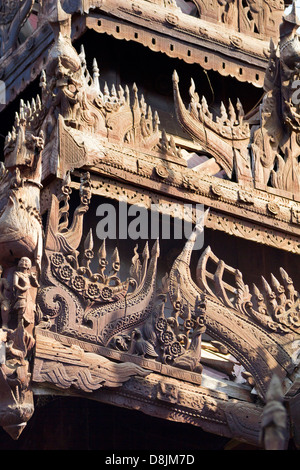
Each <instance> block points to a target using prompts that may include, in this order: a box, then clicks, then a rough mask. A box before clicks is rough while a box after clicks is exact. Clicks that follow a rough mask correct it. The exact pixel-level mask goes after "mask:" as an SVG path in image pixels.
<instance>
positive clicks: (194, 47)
mask: <svg viewBox="0 0 300 470" xmlns="http://www.w3.org/2000/svg"><path fill="white" fill-rule="evenodd" d="M111 3H112V4H111ZM86 26H87V28H91V29H94V30H95V31H96V32H99V33H106V34H110V35H112V36H114V37H115V38H117V39H126V40H130V41H134V42H137V43H140V44H143V45H144V46H147V47H149V48H150V49H151V50H152V51H157V52H164V53H165V54H167V55H168V56H170V57H173V58H179V59H183V60H184V61H185V62H187V63H198V64H199V65H201V66H202V67H203V68H204V69H206V70H214V71H217V72H219V73H220V74H221V75H223V76H228V75H229V76H232V77H235V78H236V79H238V80H239V81H242V82H249V83H252V84H253V85H255V86H257V87H262V86H263V80H264V74H265V69H266V65H267V61H268V51H269V41H266V40H261V39H258V38H254V37H253V36H252V37H251V36H247V35H246V34H243V33H239V32H235V31H233V30H230V29H229V28H226V25H221V24H213V23H210V22H208V21H205V20H202V19H199V18H194V17H191V16H189V15H186V14H184V13H182V12H181V11H180V10H179V9H178V10H175V12H174V7H173V8H166V7H161V6H159V5H156V4H152V3H150V2H139V3H132V4H131V3H129V2H127V1H126V0H117V1H114V2H105V3H104V4H103V5H99V6H98V8H97V9H96V10H95V9H92V8H90V9H89V8H86ZM139 32H140V33H142V34H139ZM168 39H169V40H168Z"/></svg>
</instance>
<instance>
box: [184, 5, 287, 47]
mask: <svg viewBox="0 0 300 470" xmlns="http://www.w3.org/2000/svg"><path fill="white" fill-rule="evenodd" d="M192 2H193V3H194V4H195V5H196V7H197V9H198V13H199V16H200V18H202V19H204V20H207V21H212V22H220V23H223V24H224V25H226V26H227V27H229V28H232V29H233V30H235V31H239V32H241V33H244V34H253V35H257V36H259V37H261V38H267V39H269V38H270V37H273V38H274V37H277V36H278V26H279V24H280V22H281V18H282V13H283V10H284V7H285V6H284V2H283V1H282V0H277V1H275V2H271V1H267V0H256V1H255V0H254V1H253V0H247V1H246V2H242V1H241V0H225V1H223V0H218V1H211V0H192Z"/></svg>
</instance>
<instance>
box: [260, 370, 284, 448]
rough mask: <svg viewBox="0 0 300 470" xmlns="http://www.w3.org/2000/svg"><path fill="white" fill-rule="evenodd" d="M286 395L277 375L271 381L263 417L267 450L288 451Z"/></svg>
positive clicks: (262, 424)
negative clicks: (284, 402) (284, 401)
mask: <svg viewBox="0 0 300 470" xmlns="http://www.w3.org/2000/svg"><path fill="white" fill-rule="evenodd" d="M283 399H284V394H283V390H282V386H281V382H280V380H279V379H278V377H277V376H276V375H274V376H273V377H272V379H271V381H270V385H269V389H268V391H267V395H266V405H265V407H264V410H263V416H262V423H261V426H262V432H261V440H262V441H263V443H264V448H265V449H266V450H286V449H287V444H288V419H287V410H286V408H285V406H284V404H283Z"/></svg>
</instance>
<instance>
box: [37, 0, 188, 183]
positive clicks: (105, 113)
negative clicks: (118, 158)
mask: <svg viewBox="0 0 300 470" xmlns="http://www.w3.org/2000/svg"><path fill="white" fill-rule="evenodd" d="M70 22H71V15H68V14H66V13H65V12H64V11H63V10H62V8H61V6H60V3H59V2H58V4H57V7H56V9H55V10H54V11H53V13H52V15H51V17H50V23H51V25H52V28H53V31H54V37H55V43H54V45H53V47H52V49H51V51H50V57H49V61H48V65H47V67H46V69H45V70H44V71H43V73H42V75H41V80H40V86H41V88H42V99H41V101H42V103H43V113H44V114H43V131H44V133H45V136H46V144H47V143H48V142H49V141H50V140H51V139H52V138H53V136H54V135H55V134H57V133H58V137H57V138H58V141H59V144H58V146H59V149H60V152H61V154H62V158H61V159H60V161H61V167H60V175H61V177H64V176H65V174H66V172H67V171H68V170H72V169H73V168H75V167H80V166H82V165H83V164H93V163H94V162H95V161H96V160H97V159H98V160H99V159H100V158H101V153H102V156H103V155H104V153H105V152H104V150H103V147H102V148H101V150H102V152H100V153H99V152H97V153H98V157H96V156H95V155H94V158H93V160H89V161H86V155H87V154H88V148H89V146H92V144H93V142H95V141H96V142H97V145H98V148H99V147H100V142H102V140H103V139H104V142H111V143H115V144H119V145H121V147H123V146H124V145H126V146H128V147H131V148H135V149H137V150H139V151H141V152H154V153H157V154H158V155H159V156H162V157H164V158H165V159H167V160H168V159H169V160H171V161H172V160H175V161H180V162H181V164H183V165H185V162H184V160H183V159H182V158H181V154H180V150H179V149H178V148H176V146H175V143H174V140H173V139H172V138H170V139H168V137H167V136H166V133H165V132H161V131H160V130H159V116H158V114H157V112H153V111H152V109H151V107H150V106H148V105H147V103H146V102H145V99H144V96H143V95H141V96H139V95H138V88H137V86H136V84H134V85H133V87H132V91H130V90H129V87H128V86H126V87H125V88H123V87H122V86H121V85H120V86H119V87H118V89H117V88H116V87H115V85H112V87H111V88H110V89H109V88H108V86H107V84H106V83H105V84H104V87H103V89H101V88H100V82H99V75H100V72H99V69H98V65H97V62H96V60H95V59H94V61H93V72H92V74H90V72H89V70H88V68H87V65H86V56H85V51H84V48H83V47H81V51H80V53H79V54H78V53H77V52H76V50H75V48H74V47H73V45H72V42H71V35H70V24H71V23H70ZM57 120H58V122H59V128H58V129H57ZM87 133H88V134H90V135H91V136H93V139H92V140H91V144H90V145H89V143H88V142H85V140H86V139H85V136H86V134H87ZM96 139H97V140H96ZM82 142H85V143H84V144H82ZM99 155H100V156H99ZM66 162H68V163H66Z"/></svg>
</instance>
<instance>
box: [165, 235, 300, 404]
mask: <svg viewBox="0 0 300 470" xmlns="http://www.w3.org/2000/svg"><path fill="white" fill-rule="evenodd" d="M195 237H196V232H195V233H194V234H193V236H192V237H191V239H190V240H189V241H188V242H187V244H186V246H185V248H184V250H183V252H182V253H181V255H180V256H179V257H178V258H177V260H176V261H175V263H174V265H173V268H172V270H171V273H170V296H171V298H172V299H175V298H176V297H177V296H178V292H179V293H180V296H181V298H182V299H183V301H184V302H185V303H186V304H189V305H190V306H191V311H192V312H193V311H194V310H193V309H194V307H193V305H194V304H195V300H196V299H197V298H198V297H199V296H201V295H203V293H204V292H205V295H206V328H207V332H208V334H210V335H211V336H212V337H214V338H215V339H216V340H218V341H220V342H221V343H222V344H224V345H225V346H226V347H227V348H228V350H229V351H231V353H232V354H233V355H234V356H235V357H237V358H238V359H239V361H240V362H241V364H242V365H243V366H244V368H245V369H246V371H247V372H249V373H250V374H251V376H252V377H253V381H254V383H255V388H256V390H257V392H258V393H259V394H260V395H261V396H262V397H263V398H265V396H266V392H267V389H268V387H269V383H270V380H271V377H272V375H273V373H276V374H277V375H278V377H279V379H280V381H281V382H283V381H284V379H285V377H287V376H289V378H290V379H291V378H292V377H293V374H295V373H296V368H297V364H298V360H299V359H297V355H296V356H295V348H294V347H295V346H296V344H298V343H297V342H298V341H299V333H300V330H299V325H300V322H299V313H298V303H299V294H298V293H297V292H296V290H295V288H294V285H293V282H292V280H291V279H290V278H289V277H288V275H287V274H286V272H285V271H284V270H281V275H282V281H281V282H280V281H279V280H277V279H276V278H275V277H274V276H271V280H272V287H271V286H270V284H269V283H268V282H267V281H266V280H265V279H262V287H261V288H258V287H257V286H255V285H254V286H253V291H252V292H250V290H249V287H248V286H247V285H245V284H244V282H243V278H242V274H241V272H240V271H238V270H237V269H234V268H231V267H230V266H227V265H226V264H225V263H224V262H223V261H222V260H219V259H218V258H217V257H216V256H215V255H214V254H213V253H212V252H211V250H210V247H208V248H207V249H206V250H205V251H204V252H203V254H202V255H201V257H200V259H199V262H198V265H197V270H196V276H195V277H196V280H195V281H194V280H193V279H192V276H191V272H190V268H189V263H190V256H191V253H192V249H193V244H194V242H195ZM208 260H210V261H211V262H213V263H214V264H215V266H216V267H215V271H213V272H211V269H208V267H207V262H208ZM225 273H227V275H228V273H230V274H231V275H232V283H228V282H225V281H224V280H223V276H224V274H225Z"/></svg>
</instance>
